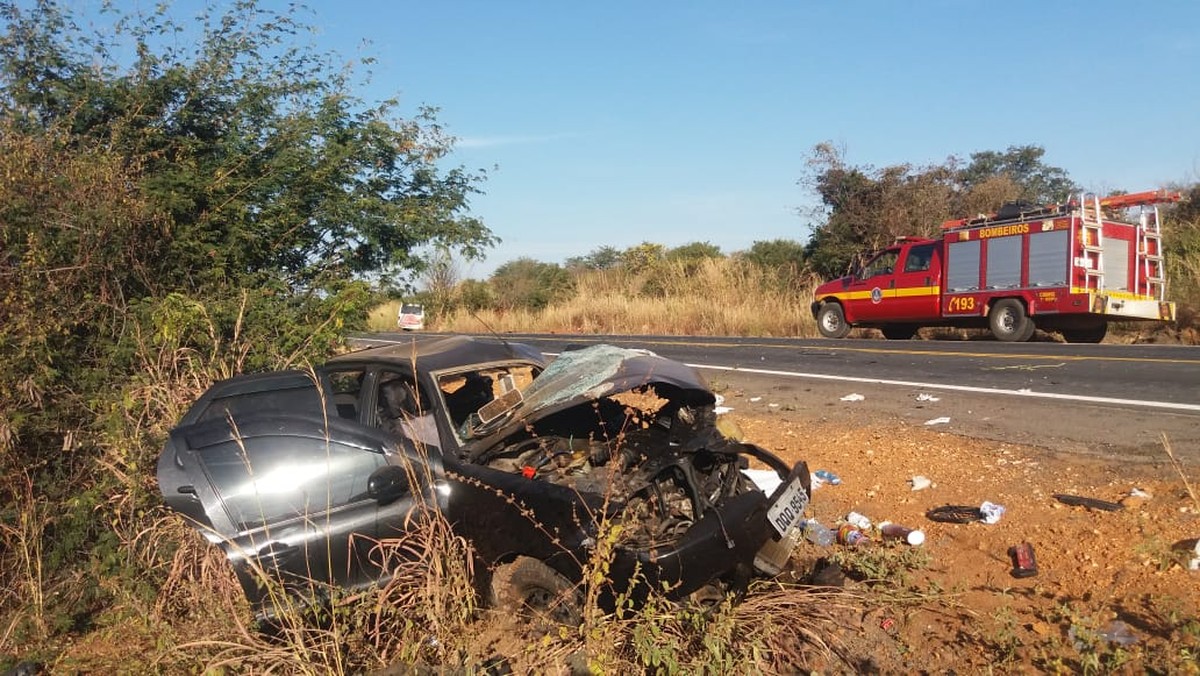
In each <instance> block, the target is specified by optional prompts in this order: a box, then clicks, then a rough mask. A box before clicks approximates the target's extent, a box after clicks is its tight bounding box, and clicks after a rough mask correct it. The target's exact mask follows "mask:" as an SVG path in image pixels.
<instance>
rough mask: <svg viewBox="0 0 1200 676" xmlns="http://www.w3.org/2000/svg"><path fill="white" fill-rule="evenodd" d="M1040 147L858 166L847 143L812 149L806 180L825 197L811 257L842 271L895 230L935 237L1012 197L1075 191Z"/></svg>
mask: <svg viewBox="0 0 1200 676" xmlns="http://www.w3.org/2000/svg"><path fill="white" fill-rule="evenodd" d="M1044 154H1045V151H1044V150H1043V149H1042V148H1040V147H1038V146H1012V147H1010V148H1009V149H1008V150H1006V151H1004V152H994V151H985V152H977V153H973V154H972V155H971V161H970V162H969V163H966V164H965V165H964V164H963V163H962V162H961V161H960V160H958V159H957V158H954V157H951V158H949V159H947V160H946V161H945V162H944V163H942V164H934V165H929V166H914V165H911V164H898V165H892V166H887V167H882V168H876V167H872V166H851V165H848V164H847V163H846V162H845V160H844V157H843V155H844V153H843V151H842V150H841V149H840V148H837V147H835V146H834V145H832V144H830V143H821V144H818V145H817V146H815V147H814V148H813V152H812V155H811V157H810V158H809V160H808V174H807V175H806V176H805V177H804V178H803V179H802V180H801V183H802V184H804V185H807V186H808V187H810V188H811V189H812V190H813V191H814V192H815V193H816V194H817V196H818V197H819V198H820V207H819V209H818V210H817V211H816V212H815V214H814V220H815V221H817V222H816V225H815V227H814V228H813V235H812V238H811V239H810V240H809V242H808V245H807V247H806V250H805V251H806V255H807V260H808V262H809V265H810V267H811V268H812V270H813V271H814V272H816V273H817V274H819V275H821V276H823V277H832V276H836V275H840V274H842V273H844V272H846V270H848V269H849V268H850V266H851V265H852V264H853V263H854V262H856V259H857V258H858V257H859V256H861V255H863V254H864V253H866V252H869V251H871V250H873V249H877V248H880V247H882V246H884V245H886V244H888V243H890V242H892V241H893V240H894V239H895V238H896V237H900V236H905V235H913V236H932V235H934V234H936V232H937V231H938V227H939V225H940V224H941V223H942V222H943V221H945V220H946V219H949V218H953V217H961V216H973V215H976V214H978V213H988V212H993V211H995V210H996V209H998V208H999V207H1000V206H1001V205H1002V204H1004V203H1005V202H1008V201H1014V200H1023V201H1029V202H1033V203H1043V204H1044V203H1049V202H1052V201H1055V200H1061V199H1062V198H1063V197H1065V196H1066V195H1068V194H1069V193H1071V192H1073V191H1074V190H1076V188H1075V186H1074V184H1073V183H1072V182H1071V180H1070V179H1069V178H1068V177H1067V173H1066V172H1065V171H1064V170H1062V169H1059V168H1057V167H1051V166H1047V165H1045V164H1044V163H1043V162H1042V156H1043V155H1044Z"/></svg>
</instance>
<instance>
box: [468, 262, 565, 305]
mask: <svg viewBox="0 0 1200 676" xmlns="http://www.w3.org/2000/svg"><path fill="white" fill-rule="evenodd" d="M489 282H490V283H491V287H492V291H493V292H494V293H495V297H496V304H497V305H498V306H499V307H500V308H501V309H505V310H514V309H528V310H540V309H542V308H545V307H546V306H547V305H550V304H551V303H554V302H558V301H561V300H566V299H567V298H570V297H571V295H572V294H574V292H575V283H574V280H573V279H572V277H571V274H570V273H569V272H567V270H565V269H564V268H562V267H561V266H559V265H557V264H555V263H543V262H542V261H538V260H535V259H533V258H518V259H516V260H513V261H509V262H507V263H505V264H503V265H501V266H500V267H499V268H496V271H495V272H494V273H492V276H491V278H490V280H489Z"/></svg>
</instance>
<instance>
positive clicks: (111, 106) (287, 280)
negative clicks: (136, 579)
mask: <svg viewBox="0 0 1200 676" xmlns="http://www.w3.org/2000/svg"><path fill="white" fill-rule="evenodd" d="M24 4H28V3H20V4H19V3H16V2H11V1H6V0H0V20H2V22H3V27H2V31H3V32H2V33H0V176H2V177H3V180H2V181H0V473H3V474H4V475H5V476H13V477H15V476H23V477H24V478H25V479H26V480H27V481H28V485H29V486H30V488H29V490H31V491H33V492H34V493H35V494H36V495H38V496H39V499H41V500H46V501H48V502H51V503H53V504H55V505H56V506H58V507H61V509H59V510H58V511H59V512H61V513H59V514H56V516H55V519H54V525H53V531H52V532H47V533H45V537H44V540H45V541H46V542H47V559H46V560H47V565H48V567H47V568H46V571H45V572H46V575H47V579H51V578H55V576H56V575H59V577H60V579H63V580H67V581H70V580H80V579H84V578H85V576H84V575H83V574H78V571H77V573H76V574H66V573H61V571H58V570H57V566H58V565H59V564H62V565H77V566H79V567H80V570H88V571H89V573H88V574H94V573H95V572H97V571H105V570H108V569H109V568H110V567H112V566H114V565H117V564H118V563H119V562H120V561H122V560H123V559H122V557H123V556H124V555H123V554H120V553H118V552H117V551H116V549H115V548H116V546H117V545H116V544H115V543H116V542H118V541H119V540H120V538H121V537H124V538H125V539H126V540H127V541H131V540H133V539H136V538H137V537H138V535H137V530H138V529H139V528H140V527H143V526H145V525H146V524H145V523H144V522H141V521H139V519H141V518H143V516H142V515H149V514H151V513H152V512H151V511H150V510H147V509H145V508H146V507H147V506H148V505H150V504H153V503H154V501H155V499H154V495H153V481H152V478H151V475H150V473H149V471H148V468H152V467H153V466H154V465H153V457H154V455H155V454H156V453H157V450H158V449H159V448H161V440H162V435H163V433H164V432H165V430H166V429H167V428H169V427H170V426H171V425H173V424H174V423H175V422H176V421H177V420H178V417H179V415H180V414H181V413H182V410H183V409H184V408H185V407H186V406H187V405H188V404H189V403H190V402H191V401H192V399H193V398H194V397H195V396H196V395H198V394H199V392H201V391H202V390H203V389H204V388H205V387H206V386H207V384H209V383H211V382H212V380H213V379H216V378H225V377H230V376H232V375H235V374H236V373H238V372H241V371H244V370H252V369H263V368H276V367H282V366H289V365H299V364H301V363H303V362H305V361H308V360H315V359H318V358H320V357H322V356H323V355H325V354H327V353H328V352H329V351H330V350H331V349H333V348H334V347H335V346H336V345H337V344H339V343H340V341H341V340H342V336H343V334H344V333H345V331H346V330H347V329H352V328H357V327H361V326H363V325H365V320H366V316H367V311H368V308H369V307H370V305H371V303H372V300H373V295H372V289H371V288H370V285H369V284H368V283H367V280H371V279H382V278H390V277H392V276H395V275H400V276H410V275H414V274H418V273H419V271H420V270H421V269H422V268H423V267H424V266H425V263H426V261H425V254H423V253H422V251H425V250H429V249H432V250H438V247H443V248H444V249H447V250H455V251H457V252H459V253H461V254H462V255H465V256H468V257H470V256H475V255H478V254H479V253H480V252H481V251H482V250H483V249H484V248H486V247H487V246H489V245H490V244H491V243H492V242H493V239H494V238H493V236H492V235H491V233H490V232H489V231H488V230H487V229H486V228H485V227H484V226H483V224H482V223H480V222H479V221H478V220H477V219H475V218H472V217H471V216H470V215H469V214H468V212H467V206H468V200H469V198H470V196H471V195H472V194H473V193H475V192H476V190H477V185H478V182H479V181H480V180H481V178H482V177H481V176H479V175H476V174H472V173H469V172H467V171H464V170H462V169H449V170H447V169H444V168H442V166H441V162H442V161H443V160H444V158H445V155H446V153H447V152H448V151H449V150H450V148H451V139H450V138H449V137H448V136H447V135H446V134H445V133H444V132H443V130H442V129H441V127H440V126H439V125H438V124H437V122H436V119H435V118H434V114H433V111H432V110H422V111H420V112H418V113H417V114H416V115H415V116H414V117H412V118H411V119H401V118H400V117H399V116H398V115H397V105H396V103H395V102H383V103H378V104H366V103H364V102H362V101H360V100H359V99H358V98H356V97H355V96H354V94H353V89H354V87H355V86H356V82H355V80H354V77H355V76H354V71H353V69H352V68H349V67H342V66H339V65H336V63H337V61H336V57H334V56H333V55H329V54H323V53H319V52H317V51H315V50H314V49H313V48H312V47H310V46H304V45H302V44H301V45H300V46H297V45H298V44H299V43H300V38H299V36H302V35H303V34H305V33H306V32H307V27H306V26H304V25H303V23H302V22H301V21H300V20H299V18H298V15H297V14H296V13H295V12H296V11H297V10H294V9H289V10H286V11H282V12H276V11H272V10H267V9H264V8H262V7H260V6H259V5H258V4H257V3H256V2H254V1H253V0H240V1H238V2H235V3H234V4H232V5H228V6H227V9H225V10H224V13H221V14H216V13H211V12H210V13H207V14H205V15H203V16H202V17H200V19H199V20H198V21H197V22H196V23H195V24H188V25H178V24H176V23H173V22H172V21H171V20H170V19H169V18H168V16H167V13H166V12H167V10H166V9H165V8H161V7H160V8H159V9H156V10H154V11H152V12H151V13H149V14H146V15H136V14H126V13H121V12H120V11H117V10H114V9H112V8H111V7H108V8H106V12H107V13H106V14H104V15H103V16H104V17H107V20H110V21H111V25H107V26H104V27H103V29H101V30H83V29H80V28H79V27H78V26H79V25H80V23H81V22H80V21H78V20H76V18H75V17H73V16H72V15H71V13H70V7H71V5H68V4H67V3H62V4H59V3H58V2H55V1H54V0H37V1H36V2H34V3H31V5H30V6H29V7H28V8H25V7H23V6H22V5H24ZM72 4H77V3H72ZM15 491H16V482H8V483H6V482H0V513H3V514H8V513H9V512H8V511H7V510H8V507H9V506H10V505H12V504H15V503H16V501H19V500H21V499H23V498H22V497H21V496H20V495H19V494H17V493H16V492H15ZM116 511H120V514H119V515H118V514H116V513H114V512H116ZM135 514H136V515H139V516H137V517H136V518H135V517H134V516H132V515H135ZM117 528H127V529H130V530H129V531H128V532H126V533H125V534H124V535H123V536H120V537H119V536H118V535H117V534H116V532H115V530H114V529H117ZM6 533H7V531H6ZM0 535H2V534H0ZM6 543H7V540H2V541H0V586H4V587H5V588H13V587H10V586H9V585H8V583H9V581H10V580H9V579H8V578H7V577H6V576H7V575H8V574H9V571H12V570H16V565H15V563H14V562H13V561H11V560H10V559H9V558H8V553H7V551H6V547H5V545H6ZM165 555H169V552H166V553H165ZM38 565H39V566H40V565H41V564H40V563H39V564H38ZM155 569H156V570H161V568H155ZM60 573H61V575H60ZM47 584H49V583H47ZM148 584H153V580H150V581H149V582H148ZM89 589H90V591H88V592H87V593H88V594H90V595H92V596H95V597H102V596H104V595H105V594H107V593H110V591H111V589H113V587H112V586H111V585H100V584H92V585H90V588H89ZM59 597H61V598H62V599H64V601H63V607H62V612H63V613H64V614H66V620H65V623H66V626H70V624H71V623H73V622H76V621H90V620H89V619H88V618H86V617H83V618H77V617H76V615H75V614H76V613H91V612H94V610H95V608H96V607H97V604H99V605H102V603H103V602H102V601H100V600H96V603H92V602H90V601H89V603H87V604H80V603H76V604H71V603H70V602H69V601H68V600H69V599H71V598H75V595H74V592H64V593H63V594H61V595H60V596H56V598H59ZM93 600H95V599H93ZM18 614H19V613H18Z"/></svg>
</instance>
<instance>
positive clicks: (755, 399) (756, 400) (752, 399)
mask: <svg viewBox="0 0 1200 676" xmlns="http://www.w3.org/2000/svg"><path fill="white" fill-rule="evenodd" d="M750 401H751V402H758V401H762V397H750Z"/></svg>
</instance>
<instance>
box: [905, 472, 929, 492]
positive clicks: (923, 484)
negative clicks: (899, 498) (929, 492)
mask: <svg viewBox="0 0 1200 676" xmlns="http://www.w3.org/2000/svg"><path fill="white" fill-rule="evenodd" d="M908 483H909V484H910V485H912V489H913V490H914V491H923V490H925V489H926V488H929V487H930V486H932V485H933V482H932V481H930V480H929V478H928V477H923V476H921V475H920V474H918V475H916V476H914V477H913V478H911V479H909V480H908Z"/></svg>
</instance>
